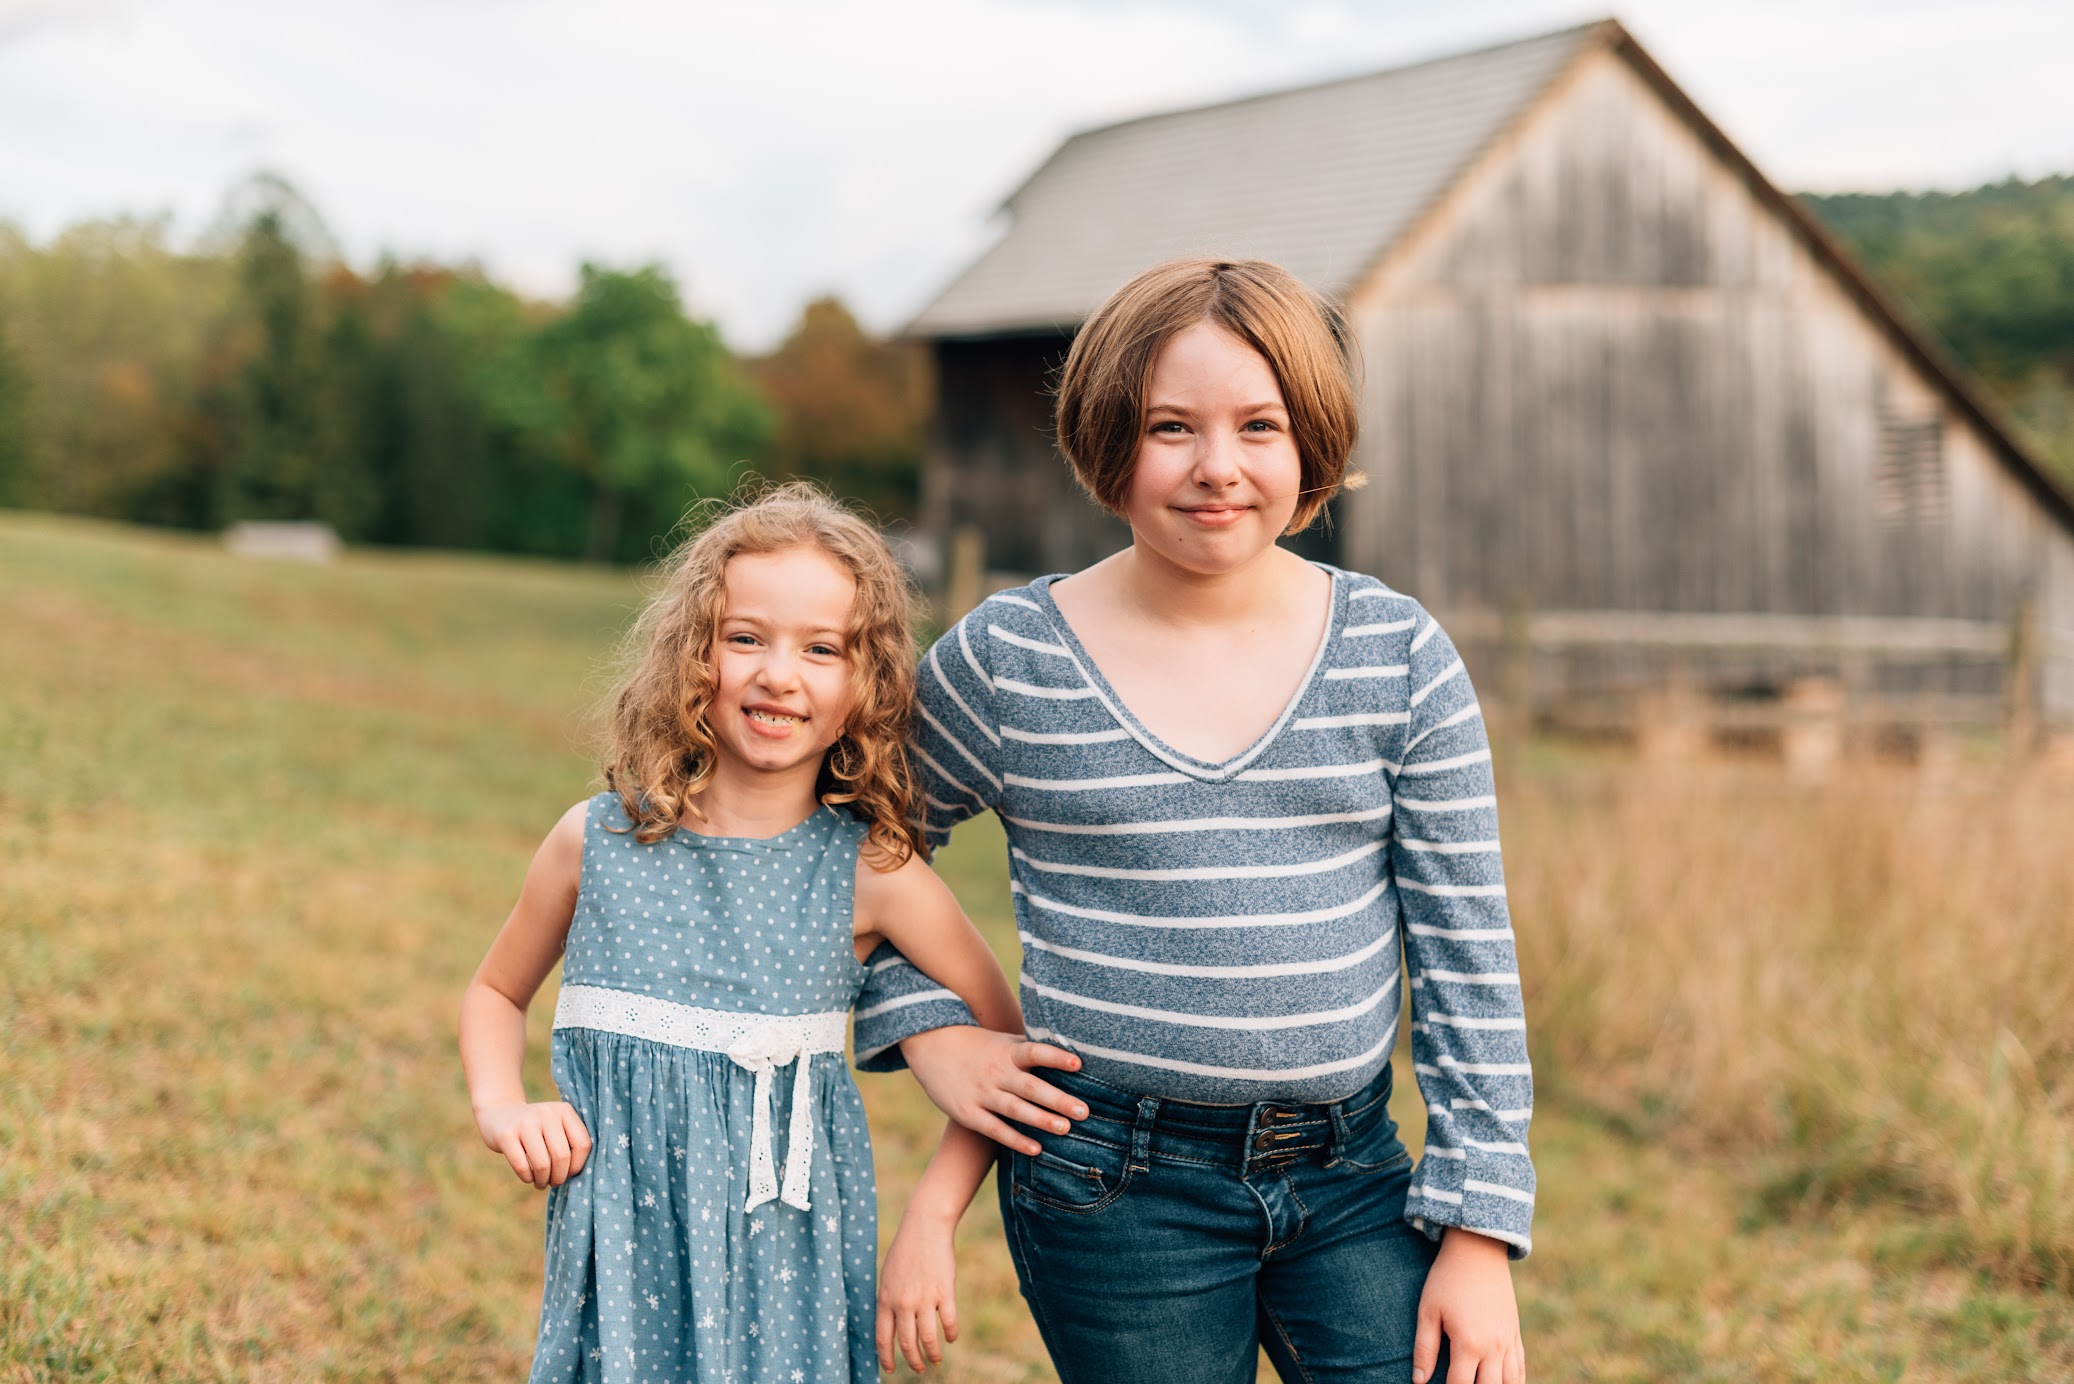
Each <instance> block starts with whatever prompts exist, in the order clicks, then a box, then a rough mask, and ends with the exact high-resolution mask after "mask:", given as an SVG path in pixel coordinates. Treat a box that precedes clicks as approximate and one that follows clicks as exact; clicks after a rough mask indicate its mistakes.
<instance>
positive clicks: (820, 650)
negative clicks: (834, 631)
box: [807, 644, 843, 658]
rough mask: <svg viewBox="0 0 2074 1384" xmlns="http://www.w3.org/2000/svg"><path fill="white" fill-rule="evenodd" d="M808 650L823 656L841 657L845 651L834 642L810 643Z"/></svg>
mask: <svg viewBox="0 0 2074 1384" xmlns="http://www.w3.org/2000/svg"><path fill="white" fill-rule="evenodd" d="M807 652H808V653H810V654H819V655H821V656H822V657H823V658H841V657H842V656H843V651H842V650H841V649H838V648H836V647H835V645H833V644H814V645H810V646H808V648H807Z"/></svg>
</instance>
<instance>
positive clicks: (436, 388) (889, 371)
mask: <svg viewBox="0 0 2074 1384" xmlns="http://www.w3.org/2000/svg"><path fill="white" fill-rule="evenodd" d="M1803 200H1804V201H1805V203H1806V204H1807V205H1808V206H1809V207H1811V208H1812V209H1813V210H1814V211H1815V212H1816V214H1817V215H1819V216H1820V217H1821V218H1822V219H1823V220H1824V221H1825V222H1827V223H1828V224H1829V225H1830V226H1831V227H1833V228H1834V229H1835V230H1836V232H1837V233H1838V235H1839V236H1840V237H1841V238H1842V239H1843V240H1844V242H1845V243H1846V244H1847V245H1848V246H1849V247H1850V248H1851V249H1852V250H1853V251H1855V252H1856V254H1857V255H1858V256H1859V258H1860V259H1861V260H1862V261H1863V262H1864V263H1865V265H1866V266H1867V267H1868V268H1869V269H1870V270H1871V271H1872V273H1873V274H1874V275H1875V277H1877V278H1878V279H1879V280H1880V281H1881V282H1882V283H1884V284H1885V285H1886V286H1887V287H1888V288H1889V289H1891V290H1892V292H1893V294H1894V296H1895V297H1896V298H1898V299H1899V300H1901V301H1902V302H1903V303H1904V304H1906V305H1907V306H1908V307H1909V308H1910V310H1911V311H1912V312H1913V313H1914V314H1915V315H1917V317H1918V318H1919V320H1920V321H1921V323H1922V325H1923V326H1925V327H1926V328H1927V329H1928V330H1929V331H1930V332H1931V333H1932V334H1934V335H1935V336H1936V337H1938V338H1940V339H1941V340H1942V341H1944V342H1945V343H1946V344H1947V345H1948V347H1949V348H1950V350H1951V352H1952V354H1953V355H1954V356H1956V357H1957V358H1958V359H1959V360H1960V361H1961V362H1963V363H1964V364H1965V365H1966V366H1968V367H1969V368H1970V369H1972V370H1973V371H1974V372H1975V373H1976V374H1978V375H1979V376H1980V378H1981V379H1982V380H1983V381H1984V383H1985V384H1986V386H1987V388H1988V391H1989V393H1990V394H1991V395H1992V396H1994V397H1995V398H1996V399H1998V400H1999V401H2000V402H2001V403H2002V404H2003V406H2004V408H2005V410H2006V411H2007V412H2008V414H2009V415H2010V416H2011V417H2013V418H2014V419H2015V420H2016V422H2017V423H2018V425H2019V427H2020V428H2021V429H2022V430H2023V431H2024V433H2025V435H2026V437H2027V440H2028V441H2029V442H2030V443H2031V445H2032V447H2033V448H2034V450H2035V451H2036V452H2037V453H2038V454H2039V455H2040V456H2041V457H2043V458H2045V459H2047V460H2048V462H2049V464H2051V465H2052V466H2054V467H2055V468H2056V470H2057V471H2058V473H2059V474H2060V475H2061V476H2062V477H2063V478H2065V480H2066V481H2067V483H2068V485H2069V486H2070V488H2074V178H2069V177H2055V178H2046V179H2043V180H2041V181H2039V182H2034V183H2025V182H2018V181H2014V180H2012V181H2007V182H2002V183H1996V184H1992V185H1990V186H1987V187H1982V188H1976V189H1974V190H1972V191H1970V192H1960V193H1942V192H1933V193H1890V194H1880V195H1865V194H1846V195H1835V196H1815V195H1809V196H1807V197H1805V198H1804V199H1803ZM930 402H931V401H930V382H929V379H928V372H927V369H926V363H925V361H924V360H923V358H922V354H921V352H920V351H919V350H918V349H917V348H915V347H913V346H912V345H908V344H902V343H896V342H888V341H884V340H881V339H878V338H875V337H873V336H872V335H871V334H870V333H868V332H867V331H865V330H864V329H863V328H862V327H860V326H859V325H858V323H857V322H856V320H855V319H854V318H853V317H852V316H851V315H850V314H849V312H848V311H847V310H846V309H845V308H844V307H843V306H842V304H840V303H839V302H836V301H834V300H832V299H824V300H821V301H818V302H815V303H812V304H809V305H808V306H807V307H806V308H805V309H804V311H803V312H802V314H801V317H800V319H799V323H798V325H797V326H796V327H795V328H794V330H793V331H792V333H791V334H790V335H789V336H788V337H787V338H786V339H785V341H784V342H782V343H781V344H780V345H779V347H778V348H777V349H776V350H775V351H773V352H772V353H771V354H770V355H769V356H766V357H763V358H760V359H744V358H740V357H738V356H737V355H736V354H735V353H734V352H732V351H731V350H730V349H729V348H728V346H727V345H726V343H725V342H724V341H723V340H722V339H721V337H720V335H719V333H718V331H717V330H716V329H715V328H714V327H713V326H712V325H711V324H709V323H707V322H705V321H703V320H701V319H700V318H699V317H698V316H697V314H696V312H695V310H691V309H688V308H687V306H686V304H685V302H684V299H683V296H682V294H681V292H680V289H679V285H678V284H677V283H676V282H675V281H674V280H673V279H672V278H671V276H670V275H669V274H667V273H666V272H665V271H663V270H662V269H661V268H659V267H657V266H653V265H649V266H635V267H630V268H616V267H609V266H598V265H590V266H585V268H584V270H583V273H582V277H581V282H580V285H579V287H578V289H577V291H576V293H575V294H574V296H573V297H572V298H570V299H569V300H568V301H566V302H561V303H543V302H538V301H533V300H530V299H528V298H526V297H524V296H522V295H520V294H519V293H516V292H514V291H513V290H512V289H510V288H509V287H507V286H505V285H503V284H500V283H498V282H497V281H496V280H495V279H493V278H491V277H490V276H488V275H487V274H485V273H483V272H482V271H481V270H480V269H478V268H475V267H473V266H468V265H441V264H429V263H421V262H413V263H402V262H396V261H383V262H382V263H380V264H377V265H375V266H374V267H372V268H371V269H355V268H353V267H350V266H348V265H346V264H344V263H342V262H341V261H340V260H339V258H338V255H337V251H336V249H335V247H333V246H332V245H331V244H330V240H329V237H328V235H327V234H326V233H325V231H324V229H323V221H322V218H321V217H320V216H319V215H318V214H317V213H316V211H315V209H313V208H311V207H310V206H309V205H308V204H307V203H305V202H303V201H302V199H301V198H299V197H298V196H297V195H296V194H295V192H294V190H293V189H292V188H290V187H288V186H287V185H286V184H285V183H282V182H280V181H279V180H278V179H270V178H266V177H260V178H256V179H254V180H252V181H251V182H250V183H249V184H247V185H246V186H244V187H242V188H240V189H239V190H238V192H237V193H236V194H234V196H233V198H232V201H231V203H230V205H229V206H228V207H227V208H226V213H225V215H224V217H223V218H222V220H221V221H220V223H219V225H218V227H217V228H216V229H215V230H214V231H212V232H211V233H210V234H209V235H207V236H205V237H204V238H203V239H202V241H201V242H200V243H199V244H196V245H192V246H183V245H176V244H174V243H173V241H172V240H171V238H170V237H169V235H168V231H167V227H166V224H165V222H164V221H163V220H136V219H117V220H112V221H101V222H90V223H85V224H81V225H77V226H74V227H72V228H70V229H68V230H66V231H64V232H63V233H61V234H59V235H58V236H56V237H54V238H52V239H51V240H49V241H47V242H45V243H43V244H35V243H32V242H31V241H30V240H28V239H27V238H26V237H25V236H23V235H22V234H20V233H19V232H18V231H15V230H14V229H13V228H11V227H9V226H7V225H6V224H5V223H0V505H8V506H15V507H19V508H24V509H47V510H61V511H68V512H72V513H81V514H92V515H99V516H103V517H106V518H114V519H128V520H134V521H141V522H145V523H152V524H162V525H171V526H176V527H184V528H195V529H203V530H210V529H216V528H219V527H221V526H223V525H225V524H227V523H230V522H233V521H235V520H239V519H264V518H309V517H314V518H320V519H325V520H328V521H329V522H331V523H332V524H333V525H334V526H335V527H336V528H337V529H338V530H339V532H340V533H341V534H343V535H344V536H345V537H346V538H347V539H348V540H349V541H353V542H360V543H376V544H387V545H395V546H429V547H444V548H487V549H492V550H500V551H506V552H518V553H537V554H543V555H553V556H566V557H588V558H591V559H593V560H605V561H619V562H628V561H640V560H642V559H644V558H647V557H649V556H650V555H652V554H653V553H654V552H655V551H656V548H657V545H658V543H659V542H660V541H661V539H662V537H663V536H664V535H665V534H667V533H668V531H669V530H670V529H671V527H672V526H673V525H674V523H675V522H676V520H677V518H678V516H679V515H681V514H682V513H683V511H684V507H685V506H686V504H688V503H689V502H690V500H691V499H693V498H694V497H696V496H699V495H712V494H718V493H726V492H727V491H729V490H731V489H733V488H734V486H736V485H737V484H738V483H739V482H740V481H741V480H742V479H744V478H745V477H746V476H748V475H750V474H751V473H759V474H764V475H770V476H781V477H782V476H793V475H807V476H813V477H816V478H818V479H821V480H823V481H824V482H826V483H828V484H829V485H830V486H831V487H832V488H834V489H836V490H837V491H838V492H839V493H842V494H845V495H849V496H852V497H854V498H856V499H859V500H861V501H862V502H864V503H865V504H866V505H868V506H869V507H870V508H872V509H873V510H874V511H875V512H877V513H878V514H880V515H882V516H886V517H891V518H903V517H907V516H910V515H912V513H913V512H914V509H915V506H916V501H917V497H918V493H919V477H920V468H921V458H922V439H923V435H924V430H925V424H926V419H927V417H928V414H929V410H930Z"/></svg>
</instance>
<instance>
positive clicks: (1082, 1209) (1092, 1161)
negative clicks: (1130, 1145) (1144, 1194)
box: [1008, 1134, 1131, 1216]
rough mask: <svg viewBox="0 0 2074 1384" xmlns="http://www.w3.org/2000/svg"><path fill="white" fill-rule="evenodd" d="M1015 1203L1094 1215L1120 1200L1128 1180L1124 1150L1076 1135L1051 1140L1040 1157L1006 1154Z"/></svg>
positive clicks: (1036, 1155) (1039, 1154) (1047, 1142)
mask: <svg viewBox="0 0 2074 1384" xmlns="http://www.w3.org/2000/svg"><path fill="white" fill-rule="evenodd" d="M1008 1175H1009V1179H1010V1187H1011V1188H1012V1189H1013V1191H1014V1193H1015V1197H1016V1200H1018V1201H1028V1202H1035V1203H1036V1204H1037V1205H1039V1206H1048V1207H1050V1208H1051V1209H1052V1210H1054V1211H1070V1212H1072V1213H1074V1214H1076V1215H1082V1216H1086V1215H1092V1214H1094V1213H1095V1212H1097V1211H1100V1210H1102V1209H1103V1208H1105V1207H1107V1206H1109V1205H1110V1204H1112V1203H1113V1202H1115V1200H1116V1199H1117V1198H1118V1197H1120V1196H1122V1195H1123V1191H1124V1188H1125V1186H1126V1185H1128V1184H1129V1182H1130V1178H1131V1174H1130V1168H1129V1167H1128V1165H1127V1163H1126V1160H1125V1158H1124V1152H1123V1150H1122V1149H1119V1148H1116V1147H1114V1146H1112V1145H1109V1144H1102V1143H1097V1142H1096V1141H1094V1140H1092V1139H1082V1138H1078V1137H1075V1136H1074V1135H1070V1134H1068V1135H1065V1136H1062V1137H1054V1138H1052V1139H1050V1140H1048V1141H1046V1143H1045V1147H1044V1151H1043V1152H1042V1153H1038V1154H1027V1153H1015V1152H1012V1151H1011V1152H1010V1154H1009V1169H1008Z"/></svg>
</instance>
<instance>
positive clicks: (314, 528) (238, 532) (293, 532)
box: [223, 520, 339, 563]
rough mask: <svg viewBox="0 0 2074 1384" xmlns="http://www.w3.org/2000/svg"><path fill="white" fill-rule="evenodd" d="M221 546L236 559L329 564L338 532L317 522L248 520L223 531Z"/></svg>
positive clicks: (336, 546)
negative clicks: (250, 558) (236, 557)
mask: <svg viewBox="0 0 2074 1384" xmlns="http://www.w3.org/2000/svg"><path fill="white" fill-rule="evenodd" d="M223 546H224V547H226V548H228V549H229V550H230V551H231V552H232V553H233V554H234V555H236V556H238V557H256V558H268V559H271V560H273V561H275V562H320V563H321V562H331V561H333V560H335V559H336V558H337V557H338V550H339V541H338V530H336V529H334V528H332V527H331V525H329V524H326V523H323V522H320V521H318V520H297V521H293V522H280V521H259V520H248V521H246V522H244V523H239V524H232V525H231V526H230V527H229V528H227V529H225V530H224V531H223Z"/></svg>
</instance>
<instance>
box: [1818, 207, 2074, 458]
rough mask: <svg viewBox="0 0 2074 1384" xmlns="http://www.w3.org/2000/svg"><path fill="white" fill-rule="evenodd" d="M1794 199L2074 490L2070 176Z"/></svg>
mask: <svg viewBox="0 0 2074 1384" xmlns="http://www.w3.org/2000/svg"><path fill="white" fill-rule="evenodd" d="M1803 200H1804V201H1805V202H1806V203H1807V204H1808V205H1809V206H1810V207H1812V208H1813V209H1814V210H1815V211H1816V213H1817V214H1818V215H1820V216H1821V217H1822V218H1823V219H1824V220H1826V221H1827V222H1828V223H1829V225H1830V226H1831V227H1832V228H1833V229H1834V230H1835V231H1836V232H1837V233H1838V235H1839V236H1840V237H1841V238H1842V239H1843V240H1844V242H1845V243H1846V244H1847V245H1849V246H1850V247H1851V249H1852V250H1853V251H1854V252H1855V253H1856V254H1857V255H1858V257H1859V258H1860V259H1861V260H1862V261H1863V262H1864V263H1865V265H1866V267H1867V268H1869V269H1870V270H1872V272H1873V274H1874V275H1875V276H1876V277H1877V278H1879V279H1880V280H1881V281H1882V282H1884V283H1885V284H1886V285H1887V286H1888V287H1889V288H1890V289H1892V290H1894V291H1895V293H1896V294H1897V295H1898V296H1899V297H1900V298H1901V299H1902V300H1903V301H1904V302H1905V303H1907V304H1908V305H1909V306H1910V307H1911V308H1912V309H1913V311H1914V312H1915V313H1916V315H1917V316H1918V318H1919V319H1920V322H1921V324H1922V325H1923V326H1924V327H1926V328H1927V329H1928V330H1929V331H1930V332H1931V333H1932V334H1933V335H1935V336H1938V337H1941V338H1942V339H1943V340H1944V342H1945V343H1946V344H1947V345H1948V346H1949V348H1950V349H1951V351H1952V353H1953V354H1954V355H1955V356H1956V357H1957V358H1958V359H1959V360H1960V361H1961V362H1962V363H1964V364H1965V365H1966V366H1967V367H1969V368H1970V369H1971V370H1972V371H1973V372H1974V373H1975V374H1977V375H1979V376H1980V377H1981V379H1982V381H1983V382H1984V383H1985V384H1986V385H1987V386H1988V388H1989V389H1990V391H1991V392H1993V393H1994V394H1996V395H1998V396H2000V398H2001V399H2002V401H2003V402H2004V403H2005V404H2006V405H2007V406H2008V407H2009V408H2010V410H2011V412H2012V413H2013V414H2014V416H2015V418H2016V420H2017V422H2018V424H2019V425H2020V427H2021V428H2022V429H2023V430H2024V431H2026V432H2027V433H2028V434H2029V439H2030V441H2031V443H2032V445H2033V447H2034V449H2035V450H2037V451H2038V452H2039V453H2040V454H2041V455H2043V456H2044V457H2046V458H2047V459H2048V460H2049V461H2051V462H2053V463H2056V465H2057V467H2058V469H2059V471H2060V474H2061V475H2062V477H2063V478H2064V479H2065V480H2066V481H2067V482H2068V483H2069V485H2070V486H2074V407H2070V403H2069V400H2070V398H2074V178H2070V177H2054V178H2042V179H2039V180H2038V181H2037V182H2023V181H2021V180H2019V179H2015V178H2011V179H2007V180H2005V181H2003V182H1999V183H1991V184H1989V185H1988V186H1986V187H1979V188H1974V189H1972V190H1971V191H1967V192H1894V193H1881V194H1846V195H1839V196H1829V197H1817V196H1809V197H1806V198H1804V199H1803Z"/></svg>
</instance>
